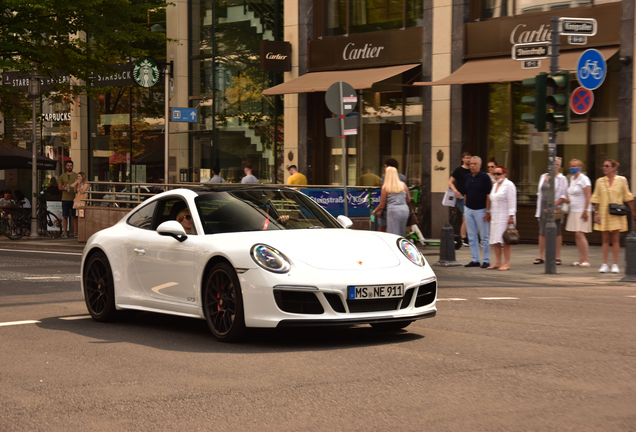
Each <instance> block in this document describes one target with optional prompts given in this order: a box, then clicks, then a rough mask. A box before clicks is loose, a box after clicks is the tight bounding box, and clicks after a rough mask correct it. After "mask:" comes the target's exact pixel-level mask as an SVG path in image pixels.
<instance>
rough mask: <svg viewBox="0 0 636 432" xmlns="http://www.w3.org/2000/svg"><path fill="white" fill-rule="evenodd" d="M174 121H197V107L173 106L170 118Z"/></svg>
mask: <svg viewBox="0 0 636 432" xmlns="http://www.w3.org/2000/svg"><path fill="white" fill-rule="evenodd" d="M170 120H171V121H173V122H187V123H196V122H197V109H196V108H172V116H171V118H170Z"/></svg>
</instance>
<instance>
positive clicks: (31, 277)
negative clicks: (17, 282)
mask: <svg viewBox="0 0 636 432" xmlns="http://www.w3.org/2000/svg"><path fill="white" fill-rule="evenodd" d="M69 276H70V277H76V278H78V277H80V275H73V274H71V275H65V276H25V277H23V278H22V279H62V278H64V277H69Z"/></svg>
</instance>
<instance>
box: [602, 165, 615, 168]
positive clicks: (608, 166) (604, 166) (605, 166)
mask: <svg viewBox="0 0 636 432" xmlns="http://www.w3.org/2000/svg"><path fill="white" fill-rule="evenodd" d="M603 168H613V167H612V166H611V165H603Z"/></svg>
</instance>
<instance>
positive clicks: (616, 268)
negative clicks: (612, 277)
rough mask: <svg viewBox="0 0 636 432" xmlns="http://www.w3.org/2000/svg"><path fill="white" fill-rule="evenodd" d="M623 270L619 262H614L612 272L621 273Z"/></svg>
mask: <svg viewBox="0 0 636 432" xmlns="http://www.w3.org/2000/svg"><path fill="white" fill-rule="evenodd" d="M620 272H621V271H620V270H619V269H618V264H612V273H620Z"/></svg>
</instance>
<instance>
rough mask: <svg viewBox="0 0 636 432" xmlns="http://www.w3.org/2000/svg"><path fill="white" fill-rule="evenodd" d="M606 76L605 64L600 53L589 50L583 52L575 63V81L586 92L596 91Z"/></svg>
mask: <svg viewBox="0 0 636 432" xmlns="http://www.w3.org/2000/svg"><path fill="white" fill-rule="evenodd" d="M605 75H607V64H606V63H605V58H604V57H603V54H601V53H600V51H598V50H595V49H589V50H586V51H585V52H583V54H581V56H580V57H579V61H578V62H577V63H576V79H578V80H579V83H581V85H582V86H583V87H585V88H586V89H588V90H596V89H597V88H599V87H600V86H601V84H603V81H604V80H605Z"/></svg>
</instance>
